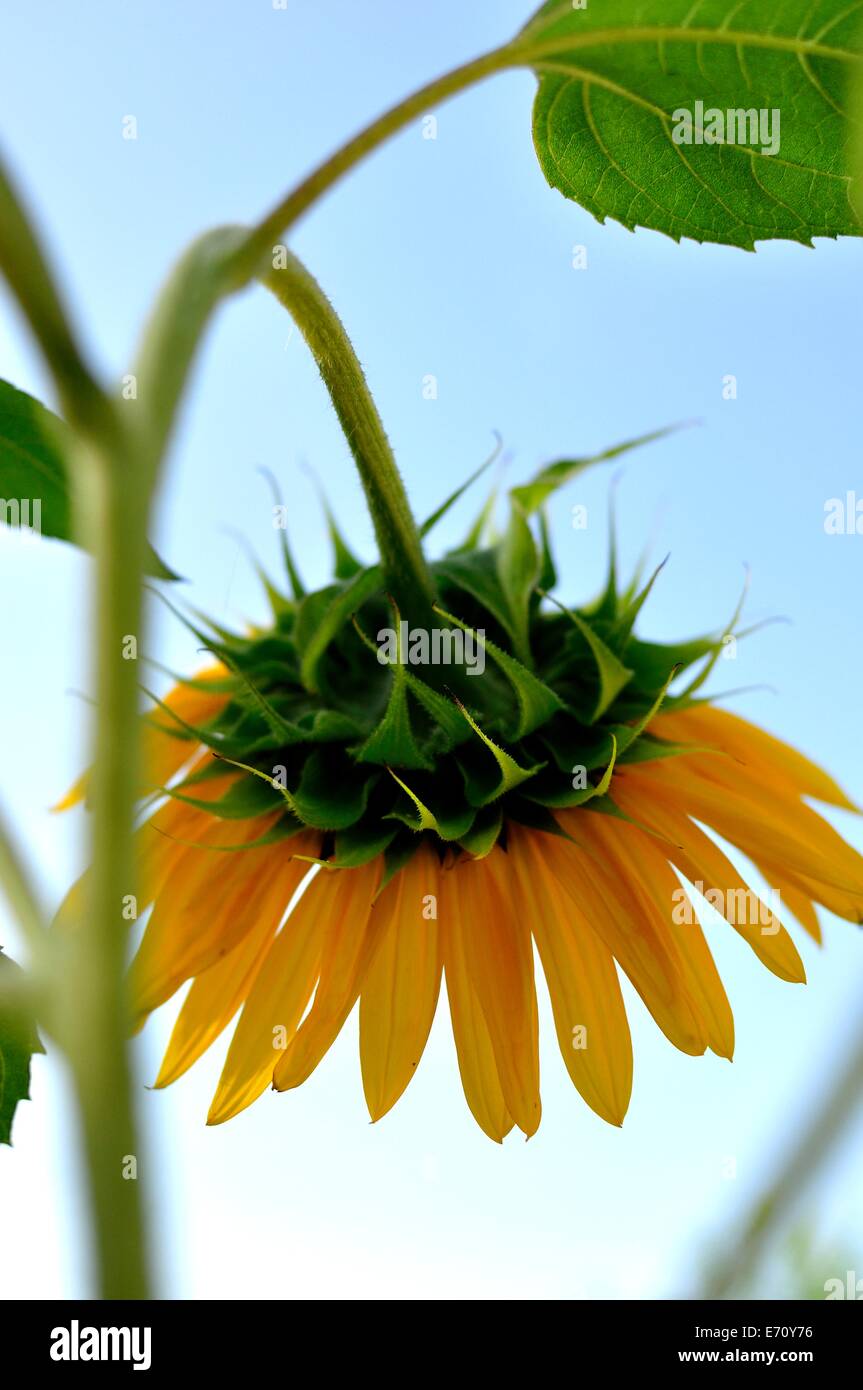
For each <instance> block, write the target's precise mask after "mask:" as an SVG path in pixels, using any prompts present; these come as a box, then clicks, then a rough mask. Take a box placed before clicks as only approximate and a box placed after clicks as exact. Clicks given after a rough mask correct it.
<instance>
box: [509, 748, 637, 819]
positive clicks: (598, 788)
mask: <svg viewBox="0 0 863 1390" xmlns="http://www.w3.org/2000/svg"><path fill="white" fill-rule="evenodd" d="M616 762H617V739H616V738H615V737H614V734H612V735H611V757H610V758H609V760H608V766H607V767H606V769H605V771H604V772H603V774H602V777H601V778H600V780H599V781H598V782H597V783H596V785H595V786H593V785H591V784H588V785H587V786H586V787H572V786H570V787H563V788H557V787H552V788H546V789H543V788H542V787H528V788H527V789H526V790H525V792H524V795H525V796H526V797H527V799H528V800H529V801H536V802H537V803H538V804H539V805H540V806H554V807H557V808H559V809H561V810H563V809H564V808H571V807H573V806H585V805H586V804H587V802H589V801H593V800H594V798H596V797H599V798H601V797H604V796H605V794H606V792H607V791H608V789H609V787H610V786H611V778H612V775H613V773H614V765H615V763H616Z"/></svg>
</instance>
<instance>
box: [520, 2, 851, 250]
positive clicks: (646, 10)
mask: <svg viewBox="0 0 863 1390" xmlns="http://www.w3.org/2000/svg"><path fill="white" fill-rule="evenodd" d="M515 49H516V50H517V52H518V54H519V55H520V58H521V61H523V62H524V63H525V64H528V65H530V66H531V67H532V68H533V69H534V71H535V72H536V74H537V77H538V78H539V90H538V92H537V96H536V101H535V104H534V112H533V133H534V142H535V145H536V150H537V155H538V157H539V162H540V164H541V166H542V170H543V173H544V174H545V176H546V178H547V180H548V182H549V183H550V184H551V185H552V186H553V187H554V188H557V189H559V190H560V191H561V192H562V193H563V194H564V195H565V196H566V197H567V198H571V199H573V200H574V201H576V202H578V203H580V204H581V205H582V207H585V208H587V210H588V211H589V212H592V213H593V215H594V216H595V217H596V218H597V219H598V220H599V221H601V222H602V221H605V219H606V218H608V217H611V218H613V219H614V220H615V221H617V222H620V223H622V224H623V226H625V227H628V228H630V229H632V228H634V227H651V228H654V229H655V230H657V231H660V232H664V233H666V234H667V235H668V236H670V237H673V238H674V239H675V240H676V241H677V240H680V238H681V237H691V238H693V239H694V240H695V241H700V242H705V241H711V242H719V243H721V244H723V245H729V246H739V247H743V248H744V249H746V250H750V251H751V250H753V249H754V247H755V243H756V242H757V241H764V240H768V239H772V238H777V237H781V238H786V239H788V240H792V241H798V242H802V243H804V244H806V245H809V244H811V239H812V237H815V236H830V237H835V236H840V235H854V236H859V235H860V224H859V222H858V220H857V217H856V216H855V214H854V211H853V209H852V207H851V205H850V202H849V192H850V184H851V180H852V176H853V175H854V173H855V171H854V170H853V169H852V167H851V156H850V147H851V142H850V140H849V134H850V122H849V120H848V117H847V114H846V106H847V104H848V101H849V97H850V93H849V86H850V84H851V82H852V80H854V79H855V78H856V75H857V71H858V68H859V61H860V54H861V29H860V14H859V7H858V6H857V5H855V4H849V3H848V0H741V3H739V4H736V5H735V4H732V3H730V0H701V3H700V4H693V3H692V0H640V3H636V0H590V3H589V4H588V5H587V6H586V7H584V8H578V9H576V8H574V7H573V5H572V4H571V3H570V0H548V3H547V4H545V5H543V7H542V9H541V10H540V11H539V12H538V14H537V15H536V16H535V17H534V19H533V20H532V21H531V23H530V24H529V25H528V26H527V28H526V29H525V30H524V31H523V32H522V34H521V35H519V36H518V37H517V39H516V40H515ZM698 102H701V103H703V105H702V107H701V108H699V107H697V105H696V103H698ZM714 109H715V110H717V111H719V112H720V113H723V115H724V113H726V112H729V111H731V112H732V113H747V112H755V113H756V120H757V119H758V115H757V113H759V112H764V119H765V122H766V124H765V127H764V130H763V131H761V130H759V131H758V132H757V133H756V132H753V131H752V130H750V129H748V128H747V129H742V128H738V126H737V118H736V117H733V118H732V121H731V122H729V121H728V120H725V119H724V120H723V121H722V124H721V130H720V129H719V127H718V126H714V123H713V120H712V118H711V117H710V116H709V115H708V113H709V112H710V111H712V110H714ZM681 112H687V113H689V117H690V123H691V130H690V131H689V134H690V135H691V137H692V143H687V142H685V141H683V140H681V135H684V136H685V135H686V134H687V131H686V128H685V122H684V119H683V117H682V116H680V115H679V113H681ZM775 112H778V113H779V117H778V118H777V116H776V115H775V114H773V113H775ZM693 117H695V119H694V120H693V119H692V118H693ZM699 117H700V119H699ZM777 119H778V121H779V125H778V130H777V126H776V122H777ZM746 123H748V118H746V117H745V116H744V124H746ZM714 134H720V135H721V140H720V142H719V143H710V139H712V137H713V135H714ZM773 134H778V136H779V147H778V149H774V150H773V152H772V153H769V152H768V151H769V150H770V149H771V148H772V144H773V142H772V139H771V137H772V135H773ZM705 135H707V136H708V137H709V139H708V140H705V139H704V136H705ZM753 135H755V138H753ZM675 136H676V137H677V139H675Z"/></svg>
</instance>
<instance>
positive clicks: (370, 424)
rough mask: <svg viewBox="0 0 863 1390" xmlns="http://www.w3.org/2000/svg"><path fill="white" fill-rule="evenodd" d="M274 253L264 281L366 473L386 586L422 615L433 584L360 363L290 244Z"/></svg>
mask: <svg viewBox="0 0 863 1390" xmlns="http://www.w3.org/2000/svg"><path fill="white" fill-rule="evenodd" d="M276 259H277V260H278V266H274V267H273V268H272V269H270V270H268V271H266V272H265V273H264V274H263V276H262V278H263V281H264V283H265V284H266V286H267V288H268V289H270V290H272V292H273V294H274V295H275V296H276V298H277V299H278V300H279V302H280V303H281V304H283V305H284V307H285V308H286V309H287V310H288V312H289V313H290V314H291V316H292V317H293V319H294V321H295V323H296V324H297V327H298V328H299V330H300V332H301V333H302V335H303V337H304V338H305V340H306V343H307V344H308V346H309V349H310V350H311V352H312V355H313V356H314V359H315V361H316V362H317V364H318V368H319V370H320V373H321V376H322V377H323V379H324V383H325V385H326V388H327V390H328V391H329V393H330V398H331V400H332V403H333V406H334V408H335V412H336V415H337V416H338V418H339V423H340V425H341V427H342V430H343V432H344V435H345V438H346V440H347V442H348V445H349V447H350V450H351V453H352V454H353V456H354V461H355V463H356V465H357V470H358V472H359V475H360V478H361V480H362V484H363V489H364V491H365V494H366V501H367V503H368V507H369V512H370V513H371V518H372V522H373V523H374V528H375V535H376V537H377V542H378V548H379V550H380V555H381V562H382V565H383V569H384V573H385V575H386V579H387V585H388V587H389V589H390V591H391V592H392V594H393V595H394V597H395V598H396V600H397V602H398V603H399V604H400V605H401V607H402V608H404V609H406V610H407V611H408V612H409V613H412V614H414V615H418V614H419V613H422V612H424V611H425V610H426V609H427V608H428V606H429V604H430V603H431V602H432V601H433V598H434V584H433V582H432V578H431V575H430V573H429V570H428V566H427V565H426V562H425V557H424V555H423V551H422V545H421V542H420V536H419V531H418V530H417V526H416V523H415V521H414V519H413V515H412V514H411V509H410V503H409V502H408V499H407V494H406V492H405V488H404V484H403V482H402V480H401V477H400V475H399V471H398V468H397V466H396V461H395V457H394V455H393V451H392V449H391V448H390V443H389V440H388V439H387V436H386V431H385V430H384V427H383V423H382V421H381V417H380V415H379V414H378V409H377V406H376V405H375V403H374V400H373V399H372V395H371V392H370V391H369V388H368V385H367V384H366V379H365V376H364V375H363V369H362V367H361V366H360V363H359V359H358V358H357V355H356V353H355V352H354V349H353V347H352V345H351V341H350V339H349V338H348V335H347V333H346V332H345V330H344V327H343V325H342V322H341V320H340V319H339V316H338V314H337V313H336V311H335V309H334V308H333V306H332V304H331V303H330V301H329V300H328V299H327V296H326V295H325V294H324V292H323V290H322V289H321V287H320V285H319V284H318V282H317V280H315V278H314V276H313V275H311V274H310V272H309V271H308V270H307V269H306V267H305V266H304V265H303V264H302V262H301V261H300V260H298V259H297V257H296V256H295V255H293V254H292V253H291V252H290V251H289V250H288V249H287V247H284V246H282V247H279V248H277V257H276Z"/></svg>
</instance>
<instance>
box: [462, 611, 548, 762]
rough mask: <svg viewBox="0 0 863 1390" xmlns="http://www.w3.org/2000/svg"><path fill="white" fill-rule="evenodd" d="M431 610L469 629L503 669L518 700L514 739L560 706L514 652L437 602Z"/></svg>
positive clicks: (527, 732) (512, 731)
mask: <svg viewBox="0 0 863 1390" xmlns="http://www.w3.org/2000/svg"><path fill="white" fill-rule="evenodd" d="M434 611H435V613H440V615H441V617H442V618H446V620H447V622H448V623H452V624H453V625H454V626H455V627H460V628H461V629H462V630H463V631H464V632H472V633H473V635H474V637H475V639H476V641H477V643H478V644H479V645H480V646H481V647H483V649H484V650H485V651H487V652H488V654H489V656H490V657H491V659H492V661H494V662H495V664H496V665H497V666H499V667H500V669H501V670H502V671H503V673H504V675H505V676H506V678H507V680H508V681H509V682H510V685H511V686H512V688H513V691H514V692H515V698H516V701H517V703H518V720H517V722H516V726H515V728H514V729H513V730H511V731H510V733H509V736H510V737H511V738H512V739H513V740H514V741H518V740H519V739H521V738H524V737H525V736H526V735H527V734H529V733H532V731H533V730H534V729H537V728H539V726H540V725H541V724H544V723H545V722H546V720H548V719H550V718H551V716H552V715H553V714H554V713H555V711H556V710H559V709H562V708H563V701H562V700H561V699H560V698H559V697H558V696H557V695H555V693H554V691H553V690H552V689H551V688H550V687H549V686H547V685H544V684H543V682H542V681H541V680H539V679H538V678H537V677H536V676H535V675H533V673H532V672H531V671H528V670H526V669H525V667H524V666H522V665H521V663H520V662H518V661H516V659H515V657H514V656H510V655H509V653H508V652H505V651H503V650H502V649H501V648H500V647H498V646H497V644H496V643H495V642H492V641H490V640H489V638H488V637H480V635H479V633H478V632H476V631H475V630H474V629H473V628H471V627H468V626H467V624H466V623H463V622H461V621H460V620H459V619H458V618H454V617H453V616H452V614H451V613H447V612H446V610H445V609H443V608H441V607H440V605H439V604H435V606H434Z"/></svg>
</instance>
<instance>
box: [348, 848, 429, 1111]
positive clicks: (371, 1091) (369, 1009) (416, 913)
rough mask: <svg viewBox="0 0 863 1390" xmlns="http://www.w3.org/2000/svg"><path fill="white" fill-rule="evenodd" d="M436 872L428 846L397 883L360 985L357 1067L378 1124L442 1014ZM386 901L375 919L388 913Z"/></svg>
mask: <svg viewBox="0 0 863 1390" xmlns="http://www.w3.org/2000/svg"><path fill="white" fill-rule="evenodd" d="M438 869H439V864H438V858H437V855H436V854H435V853H434V852H433V851H432V850H431V848H429V847H428V846H425V845H424V846H422V847H421V848H420V849H419V850H418V851H417V852H416V853H415V854H414V856H413V858H412V859H411V860H410V861H409V862H408V864H407V865H406V866H405V867H404V868H403V869H402V871H401V873H400V874H399V875H398V876H397V878H396V881H395V883H394V884H393V888H394V890H395V892H394V894H393V898H392V900H391V902H390V904H389V906H390V916H389V918H388V920H387V921H386V922H385V924H384V927H383V935H382V940H381V942H380V945H379V947H378V949H377V952H376V954H375V956H374V959H373V960H372V963H371V966H370V967H369V970H368V973H367V974H366V977H365V980H364V982H363V987H362V994H361V996H360V1063H361V1066H362V1074H363V1091H364V1092H365V1097H366V1104H367V1106H368V1108H369V1114H370V1115H371V1117H372V1119H373V1120H379V1119H380V1118H381V1116H382V1115H385V1114H386V1113H387V1111H388V1110H390V1109H391V1108H392V1106H393V1105H395V1103H396V1101H397V1100H398V1098H399V1096H400V1095H401V1094H402V1092H403V1091H404V1089H405V1087H406V1086H407V1085H408V1082H409V1081H410V1079H411V1077H412V1076H413V1074H414V1072H415V1071H416V1068H417V1067H418V1065H419V1060H420V1057H421V1056H422V1054H423V1049H424V1048H425V1045H426V1041H427V1039H428V1035H429V1032H430V1030H431V1026H432V1020H433V1019H434V1015H435V1009H436V1008H437V1001H438V995H439V993H440V981H441V970H442V960H441V950H440V940H439V930H438V924H437V921H436V902H437V890H438ZM386 896H387V895H386V894H383V896H382V899H381V903H380V905H379V907H378V908H376V909H375V911H379V910H381V909H384V910H385V900H386ZM432 911H434V916H430V915H429V914H430V912H432Z"/></svg>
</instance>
